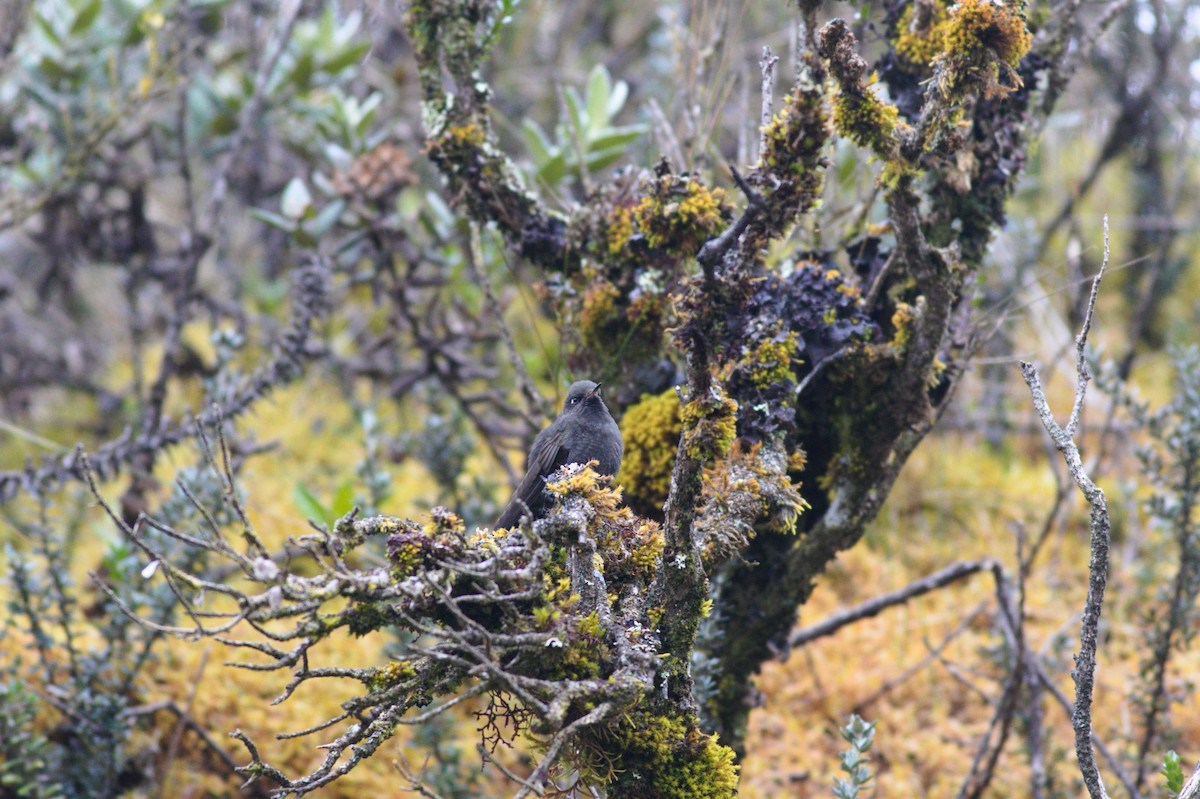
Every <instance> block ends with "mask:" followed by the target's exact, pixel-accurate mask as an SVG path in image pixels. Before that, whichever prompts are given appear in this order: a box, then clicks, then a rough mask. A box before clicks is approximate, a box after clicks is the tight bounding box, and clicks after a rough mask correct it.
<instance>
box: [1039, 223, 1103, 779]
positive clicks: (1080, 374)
mask: <svg viewBox="0 0 1200 799" xmlns="http://www.w3.org/2000/svg"><path fill="white" fill-rule="evenodd" d="M1107 266H1108V216H1107V215H1106V216H1105V217H1104V261H1103V262H1102V263H1101V265H1100V271H1099V272H1098V273H1097V274H1096V278H1095V280H1093V282H1092V292H1091V296H1090V297H1089V299H1088V307H1087V314H1086V315H1085V316H1084V320H1083V325H1082V328H1081V330H1080V333H1079V336H1078V337H1076V339H1075V350H1076V360H1075V365H1076V372H1077V377H1076V384H1075V402H1074V405H1073V407H1072V409H1071V417H1070V419H1069V421H1068V422H1067V426H1066V428H1065V429H1064V428H1062V427H1059V426H1058V423H1057V422H1056V421H1054V415H1053V413H1051V411H1050V406H1049V403H1048V402H1047V401H1046V392H1045V391H1044V390H1043V388H1042V383H1041V379H1040V378H1039V377H1038V373H1037V369H1036V368H1035V367H1034V366H1033V364H1031V363H1028V362H1026V361H1022V362H1021V376H1022V377H1023V378H1024V379H1025V383H1026V385H1028V386H1029V392H1030V395H1031V396H1032V398H1033V407H1034V410H1035V411H1036V412H1037V415H1038V418H1039V419H1041V422H1042V424H1043V425H1044V426H1045V428H1046V432H1048V433H1049V434H1050V438H1051V439H1052V440H1053V441H1054V446H1055V448H1056V449H1057V450H1058V451H1059V452H1060V453H1062V455H1063V458H1064V460H1065V461H1066V464H1067V470H1068V471H1069V472H1070V473H1071V477H1072V479H1073V480H1074V481H1075V485H1076V486H1078V487H1079V490H1080V491H1081V492H1082V493H1083V495H1084V497H1085V498H1086V499H1087V501H1088V504H1089V505H1090V506H1091V519H1090V522H1089V530H1090V534H1091V561H1090V563H1089V564H1088V592H1087V599H1086V600H1085V602H1084V609H1083V619H1082V622H1081V630H1080V635H1079V654H1078V655H1077V656H1076V659H1075V669H1074V670H1073V671H1072V673H1071V676H1072V677H1073V678H1074V680H1075V710H1074V713H1073V714H1072V723H1073V726H1074V728H1075V755H1076V757H1077V758H1078V760H1079V770H1080V772H1081V773H1082V774H1083V781H1084V784H1085V785H1087V789H1088V793H1089V795H1091V797H1092V799H1102V798H1103V799H1107V797H1108V793H1107V792H1106V791H1105V790H1104V783H1103V781H1102V780H1101V778H1100V771H1099V769H1098V768H1097V767H1096V756H1095V753H1094V752H1093V751H1092V691H1093V687H1094V683H1095V672H1096V647H1097V637H1098V630H1099V626H1100V613H1101V610H1102V609H1103V606H1104V590H1105V587H1106V586H1107V583H1108V538H1109V515H1108V500H1107V498H1106V497H1105V495H1104V491H1102V490H1101V489H1100V487H1099V486H1097V485H1096V484H1095V483H1094V482H1092V479H1091V477H1089V476H1088V474H1087V472H1086V471H1085V470H1084V466H1083V462H1082V460H1081V459H1080V456H1079V448H1078V447H1077V446H1076V444H1075V441H1074V438H1073V436H1074V434H1075V432H1076V431H1077V429H1078V427H1079V417H1080V413H1081V411H1082V409H1083V401H1084V398H1085V396H1086V394H1087V386H1088V382H1089V381H1090V380H1091V374H1090V372H1089V371H1088V368H1087V359H1086V357H1085V355H1084V350H1085V347H1086V345H1087V334H1088V331H1089V330H1090V329H1091V326H1092V315H1093V314H1094V313H1095V309H1096V295H1097V293H1098V292H1099V290H1100V281H1101V279H1102V278H1103V277H1104V269H1105V267H1107Z"/></svg>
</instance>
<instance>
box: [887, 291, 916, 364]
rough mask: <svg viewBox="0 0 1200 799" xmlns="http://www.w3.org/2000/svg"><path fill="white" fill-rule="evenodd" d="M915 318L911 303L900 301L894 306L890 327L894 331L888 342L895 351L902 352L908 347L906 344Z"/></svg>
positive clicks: (910, 336) (909, 338)
mask: <svg viewBox="0 0 1200 799" xmlns="http://www.w3.org/2000/svg"><path fill="white" fill-rule="evenodd" d="M915 319H916V314H915V312H914V311H913V307H912V306H911V305H909V304H908V303H906V302H902V303H899V304H898V305H897V306H896V310H895V311H894V312H893V313H892V327H893V328H894V329H895V331H896V332H895V333H893V334H892V340H891V341H890V342H888V343H889V346H891V348H892V349H893V350H895V351H896V352H898V353H903V352H904V351H905V350H907V349H908V345H909V343H910V342H911V341H912V326H913V321H914V320H915Z"/></svg>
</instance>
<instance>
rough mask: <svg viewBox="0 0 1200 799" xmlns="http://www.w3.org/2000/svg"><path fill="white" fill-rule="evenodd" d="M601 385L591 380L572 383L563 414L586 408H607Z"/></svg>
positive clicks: (564, 403) (568, 390)
mask: <svg viewBox="0 0 1200 799" xmlns="http://www.w3.org/2000/svg"><path fill="white" fill-rule="evenodd" d="M600 385H601V384H600V383H593V382H592V381H591V380H580V381H578V382H577V383H572V384H571V387H570V388H569V389H567V399H566V401H565V402H563V409H562V412H563V414H564V415H565V414H568V413H572V412H579V411H583V410H584V409H588V410H592V409H599V408H606V407H607V406H605V404H604V400H603V399H601V397H600Z"/></svg>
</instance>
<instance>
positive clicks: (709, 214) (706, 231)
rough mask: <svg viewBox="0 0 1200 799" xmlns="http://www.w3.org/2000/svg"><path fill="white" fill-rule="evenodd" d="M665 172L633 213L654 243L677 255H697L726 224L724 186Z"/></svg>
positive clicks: (643, 231) (651, 243)
mask: <svg viewBox="0 0 1200 799" xmlns="http://www.w3.org/2000/svg"><path fill="white" fill-rule="evenodd" d="M681 182H682V181H681V179H678V178H676V177H674V176H672V175H664V176H663V177H661V178H659V179H658V181H657V182H656V183H655V184H654V188H653V191H651V193H649V194H647V195H646V196H645V197H643V198H642V200H641V202H639V203H638V204H637V206H636V207H635V208H634V209H633V217H634V219H635V220H637V224H638V227H639V228H640V229H641V231H642V233H643V234H645V236H646V242H647V243H648V244H649V245H650V246H651V247H655V248H657V249H660V250H665V251H666V252H669V253H672V254H675V255H685V256H691V255H695V254H696V252H697V251H698V250H699V249H700V246H701V245H702V244H704V242H706V241H708V240H709V239H710V238H712V237H713V236H715V235H716V234H717V233H719V232H720V231H721V229H722V228H723V227H724V226H725V219H726V217H727V216H728V214H729V211H730V209H729V207H728V205H727V203H726V202H725V190H724V189H710V188H708V187H707V186H705V185H704V184H702V183H700V182H699V181H698V180H695V179H688V180H687V182H686V184H683V185H680V184H681Z"/></svg>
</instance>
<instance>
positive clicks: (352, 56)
mask: <svg viewBox="0 0 1200 799" xmlns="http://www.w3.org/2000/svg"><path fill="white" fill-rule="evenodd" d="M370 49H371V43H370V42H362V43H360V44H352V45H349V46H348V47H343V48H342V49H341V52H338V53H335V54H334V55H332V56H330V57H329V58H327V59H324V60H322V62H321V70H322V71H323V72H328V73H329V74H331V75H334V74H337V73H338V72H341V71H342V70H343V69H345V68H346V67H349V66H352V65H354V64H357V63H358V62H359V61H361V60H362V59H363V56H365V55H366V54H367V51H368V50H370Z"/></svg>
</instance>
